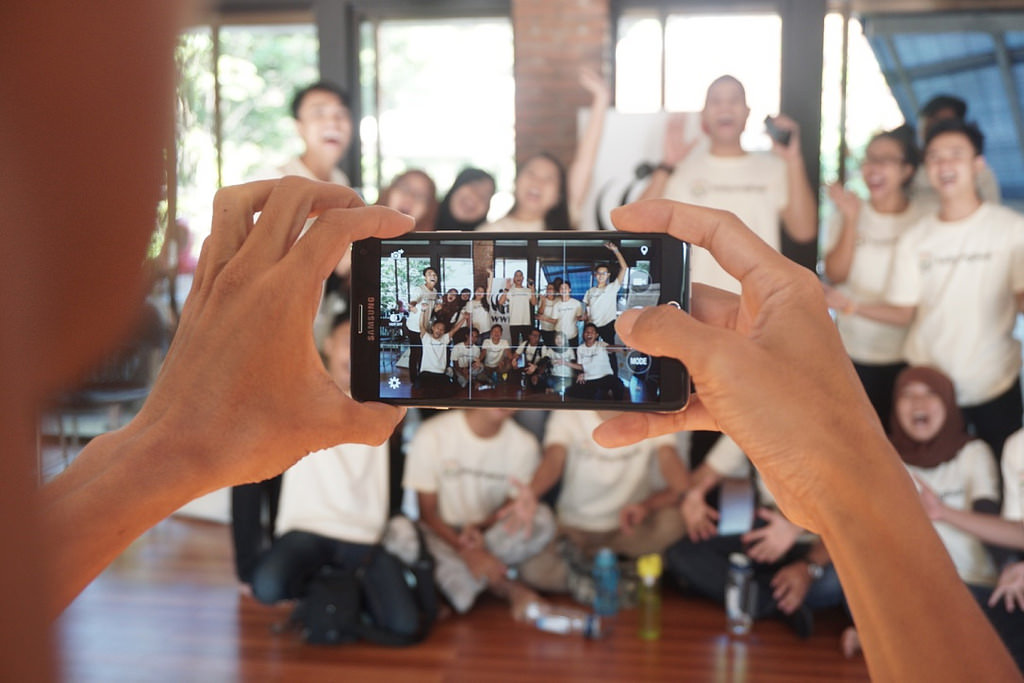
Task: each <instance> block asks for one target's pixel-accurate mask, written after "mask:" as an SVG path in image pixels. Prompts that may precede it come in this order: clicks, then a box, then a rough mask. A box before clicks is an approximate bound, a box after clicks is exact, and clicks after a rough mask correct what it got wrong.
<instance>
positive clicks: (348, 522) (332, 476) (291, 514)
mask: <svg viewBox="0 0 1024 683" xmlns="http://www.w3.org/2000/svg"><path fill="white" fill-rule="evenodd" d="M387 520H388V445H387V444H386V443H385V444H382V445H380V446H364V445H362V444H341V445H339V446H334V447H332V448H327V449H324V450H322V451H317V452H315V453H310V454H309V455H307V456H306V457H305V458H303V459H302V460H300V461H298V462H297V463H295V464H294V465H292V466H291V468H290V469H288V470H287V471H286V472H285V473H284V479H283V481H282V484H281V505H280V509H279V510H278V513H277V533H278V535H281V534H284V533H285V532H288V531H308V532H311V533H314V534H319V535H321V536H327V537H328V538H333V539H336V540H339V541H349V542H352V543H376V542H378V541H379V540H380V537H381V534H382V533H383V531H384V525H385V524H386V523H387Z"/></svg>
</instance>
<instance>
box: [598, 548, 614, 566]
mask: <svg viewBox="0 0 1024 683" xmlns="http://www.w3.org/2000/svg"><path fill="white" fill-rule="evenodd" d="M615 563H616V560H615V553H613V552H612V549H611V548H601V549H600V550H598V551H597V556H596V557H594V565H595V566H598V567H614V566H615Z"/></svg>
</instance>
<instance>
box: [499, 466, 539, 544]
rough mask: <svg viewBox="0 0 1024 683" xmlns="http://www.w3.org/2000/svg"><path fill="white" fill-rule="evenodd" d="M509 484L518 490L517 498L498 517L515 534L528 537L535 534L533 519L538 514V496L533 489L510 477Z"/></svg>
mask: <svg viewBox="0 0 1024 683" xmlns="http://www.w3.org/2000/svg"><path fill="white" fill-rule="evenodd" d="M509 483H510V484H512V487H513V488H514V489H515V490H516V496H515V498H513V499H512V500H510V501H509V502H507V503H505V505H504V506H503V507H502V508H501V509H500V510H498V513H497V517H498V519H500V520H504V523H505V529H506V530H507V531H508V532H509V533H511V534H515V533H518V532H520V531H521V532H522V533H523V536H526V537H528V536H529V535H530V534H532V533H533V517H534V515H536V514H537V505H538V503H537V496H536V495H534V493H533V489H531V488H530V487H529V486H527V485H526V484H524V483H523V482H521V481H519V480H518V479H516V478H515V477H509Z"/></svg>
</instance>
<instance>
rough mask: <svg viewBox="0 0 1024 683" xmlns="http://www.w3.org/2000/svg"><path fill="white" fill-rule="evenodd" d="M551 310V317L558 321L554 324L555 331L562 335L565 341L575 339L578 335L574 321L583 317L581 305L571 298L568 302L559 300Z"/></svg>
mask: <svg viewBox="0 0 1024 683" xmlns="http://www.w3.org/2000/svg"><path fill="white" fill-rule="evenodd" d="M552 310H553V312H554V315H553V316H552V317H553V318H554V319H555V320H557V321H558V322H556V323H555V330H557V331H558V332H561V333H562V334H564V335H565V338H566V340H569V339H575V338H576V337H577V336H578V334H579V333H578V332H577V328H576V320H577V318H579V317H580V316H581V315H583V304H581V303H580V302H579V301H577V300H576V299H573V298H572V297H570V298H569V300H568V301H563V300H562V299H559V300H558V303H556V304H555V305H554V307H553V309H552Z"/></svg>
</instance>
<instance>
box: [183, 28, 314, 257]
mask: <svg viewBox="0 0 1024 683" xmlns="http://www.w3.org/2000/svg"><path fill="white" fill-rule="evenodd" d="M318 52H319V43H318V41H317V37H316V29H315V27H314V26H313V24H311V23H294V24H291V23H285V24H281V23H277V24H254V25H231V26H212V27H210V26H202V27H197V28H194V29H192V30H190V31H187V32H185V33H183V34H182V35H181V37H180V39H179V41H178V47H177V51H176V56H177V61H178V67H179V71H180V74H181V79H180V84H179V88H178V132H177V136H178V145H177V155H178V186H177V211H176V213H177V215H178V216H179V217H181V218H183V219H184V220H186V221H187V222H188V224H189V227H190V229H191V230H192V232H193V234H195V235H196V239H195V240H193V243H194V246H195V248H196V249H198V247H199V245H201V244H202V240H203V238H204V237H205V236H206V234H207V233H208V232H209V229H210V219H211V210H212V206H213V195H214V194H215V193H216V191H217V190H218V189H219V188H220V187H222V186H224V185H232V184H236V183H240V182H244V181H245V180H247V179H249V178H252V177H253V176H254V175H257V174H260V175H263V174H264V173H263V171H265V170H267V169H272V168H276V167H277V166H279V165H280V164H281V163H283V162H285V161H287V160H288V159H289V158H290V157H293V156H295V155H296V154H298V153H299V152H300V151H301V144H302V143H301V140H299V138H298V136H297V135H296V133H295V124H294V123H293V121H292V116H291V109H290V106H291V99H292V96H293V94H294V93H295V91H296V90H297V89H298V88H300V87H302V86H304V85H307V84H309V83H312V82H314V81H316V80H317V79H318V77H319V76H318V74H319V69H318V66H317V61H318Z"/></svg>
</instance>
